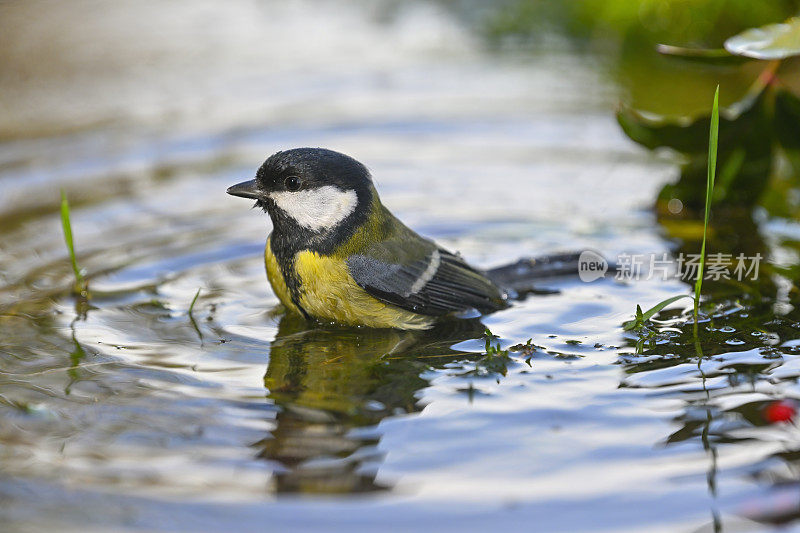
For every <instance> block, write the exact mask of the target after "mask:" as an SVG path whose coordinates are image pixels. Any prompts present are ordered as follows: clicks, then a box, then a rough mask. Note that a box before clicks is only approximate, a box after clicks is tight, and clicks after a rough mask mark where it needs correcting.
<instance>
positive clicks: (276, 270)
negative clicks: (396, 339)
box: [264, 239, 434, 329]
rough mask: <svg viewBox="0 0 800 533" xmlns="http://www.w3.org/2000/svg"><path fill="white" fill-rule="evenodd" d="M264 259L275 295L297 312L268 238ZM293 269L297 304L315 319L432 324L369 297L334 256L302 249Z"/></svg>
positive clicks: (414, 325) (376, 324) (407, 325)
mask: <svg viewBox="0 0 800 533" xmlns="http://www.w3.org/2000/svg"><path fill="white" fill-rule="evenodd" d="M264 262H265V264H266V267H267V278H268V279H269V282H270V285H272V290H273V291H275V295H276V296H277V297H278V299H280V301H281V303H282V304H283V305H284V306H286V308H287V309H288V310H289V311H291V312H294V313H300V310H299V309H298V308H297V306H296V305H295V304H294V303H293V302H292V297H291V294H290V292H289V288H288V287H287V286H286V281H285V280H284V278H283V274H282V273H281V270H280V267H279V266H278V260H277V259H276V258H275V254H273V253H272V248H271V247H270V240H269V239H267V246H266V249H265V251H264ZM294 268H295V272H296V273H297V275H298V277H299V278H300V298H299V302H300V305H301V306H302V307H303V309H304V310H305V311H306V313H308V314H309V315H311V316H313V317H315V318H318V319H321V320H331V321H334V322H338V323H340V324H346V325H352V326H369V327H373V328H400V329H428V328H430V327H431V326H432V325H433V323H434V319H433V318H431V317H429V316H425V315H419V314H417V313H412V312H410V311H406V310H405V309H401V308H399V307H396V306H394V305H391V304H387V303H384V302H382V301H380V300H378V299H376V298H373V297H372V296H370V295H369V294H368V293H367V292H366V291H365V290H364V289H362V288H361V287H359V285H358V284H357V283H356V282H355V280H354V279H353V277H352V276H351V275H350V272H349V271H348V269H347V263H345V262H344V261H343V260H342V259H340V258H338V257H328V256H320V255H318V254H316V253H314V252H312V251H309V250H303V251H301V252H299V253H298V254H297V255H296V256H295V264H294Z"/></svg>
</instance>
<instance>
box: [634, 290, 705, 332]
mask: <svg viewBox="0 0 800 533" xmlns="http://www.w3.org/2000/svg"><path fill="white" fill-rule="evenodd" d="M691 297H692V296H691V295H689V294H680V295H678V296H673V297H671V298H667V299H666V300H663V301H661V302H659V303H657V304H656V305H654V306H653V307H651V308H650V309H648V310H647V311H645V312H644V313H642V312H641V308H640V307H639V306H638V305H637V306H636V319H635V320H628V321H627V322H625V323H623V324H622V328H623V329H624V330H625V331H630V330H632V329H636V326H637V325H639V324H642V325H643V324H644V323H645V322H647V321H648V320H650V319H651V318H653V316H654V315H655V314H656V313H658V312H659V311H661V310H662V309H664V308H665V307H666V306H668V305H669V304H671V303H674V302H677V301H678V300H681V299H683V298H691Z"/></svg>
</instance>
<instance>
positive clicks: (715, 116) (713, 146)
mask: <svg viewBox="0 0 800 533" xmlns="http://www.w3.org/2000/svg"><path fill="white" fill-rule="evenodd" d="M718 144H719V85H717V90H716V92H715V93H714V105H713V107H712V108H711V128H710V129H709V132H708V175H707V179H706V212H705V219H704V221H703V245H702V246H701V248H700V268H699V271H698V274H697V281H696V282H695V284H694V321H695V323H696V322H697V306H698V305H699V303H700V290H701V289H702V288H703V272H704V269H705V261H706V238H707V237H708V218H709V215H710V214H711V198H712V196H713V195H714V179H715V177H716V173H717V145H718Z"/></svg>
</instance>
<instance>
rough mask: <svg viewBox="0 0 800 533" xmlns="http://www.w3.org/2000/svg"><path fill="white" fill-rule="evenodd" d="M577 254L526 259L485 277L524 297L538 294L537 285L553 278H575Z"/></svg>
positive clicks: (497, 269) (496, 269) (490, 272)
mask: <svg viewBox="0 0 800 533" xmlns="http://www.w3.org/2000/svg"><path fill="white" fill-rule="evenodd" d="M580 256H581V254H580V253H579V252H574V253H564V254H557V255H546V256H542V257H526V258H522V259H520V260H519V261H517V262H515V263H511V264H508V265H503V266H499V267H496V268H492V269H489V270H487V271H486V275H487V276H488V277H489V279H491V280H492V281H493V282H495V283H496V284H497V285H499V286H501V287H503V288H505V289H510V290H512V291H514V292H516V293H517V294H518V295H519V296H524V295H525V294H527V293H530V292H538V291H539V290H540V289H541V288H540V287H537V285H538V284H539V283H540V282H542V281H544V280H548V279H551V278H555V277H562V276H577V275H578V266H579V264H580Z"/></svg>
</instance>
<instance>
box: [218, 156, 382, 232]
mask: <svg viewBox="0 0 800 533" xmlns="http://www.w3.org/2000/svg"><path fill="white" fill-rule="evenodd" d="M372 191H373V188H372V178H371V177H370V174H369V170H367V167H365V166H364V165H362V164H361V163H359V162H358V161H356V160H355V159H353V158H352V157H349V156H347V155H344V154H341V153H339V152H334V151H333V150H326V149H324V148H295V149H292V150H286V151H283V152H278V153H276V154H274V155H272V156H270V157H269V159H267V160H266V161H264V164H263V165H261V167H260V168H259V169H258V172H256V177H255V179H253V180H250V181H246V182H243V183H239V184H237V185H234V186H233V187H230V188H229V189H228V194H232V195H233V196H241V197H243V198H252V199H255V200H256V205H258V206H260V207H262V208H264V210H266V211H267V212H268V213H269V214H270V217H271V218H272V221H273V224H274V226H275V230H276V232H282V231H295V232H297V231H299V232H301V233H308V234H310V235H314V234H324V233H329V232H331V231H332V230H335V229H339V228H340V226H342V225H348V224H350V225H352V224H354V223H356V222H357V220H356V219H357V218H363V214H364V211H365V210H367V209H368V208H369V204H370V201H371V198H372Z"/></svg>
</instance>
